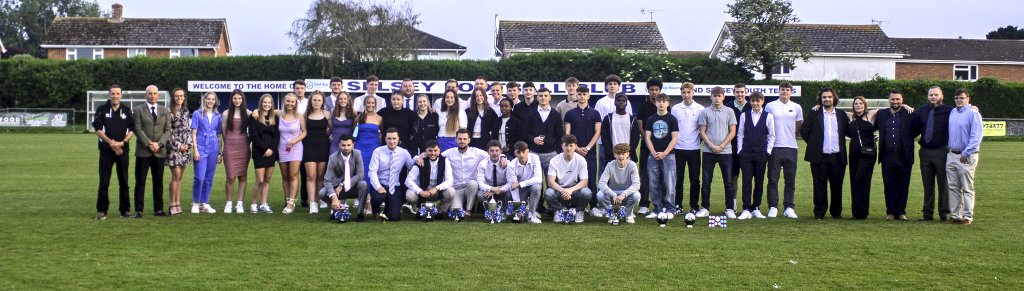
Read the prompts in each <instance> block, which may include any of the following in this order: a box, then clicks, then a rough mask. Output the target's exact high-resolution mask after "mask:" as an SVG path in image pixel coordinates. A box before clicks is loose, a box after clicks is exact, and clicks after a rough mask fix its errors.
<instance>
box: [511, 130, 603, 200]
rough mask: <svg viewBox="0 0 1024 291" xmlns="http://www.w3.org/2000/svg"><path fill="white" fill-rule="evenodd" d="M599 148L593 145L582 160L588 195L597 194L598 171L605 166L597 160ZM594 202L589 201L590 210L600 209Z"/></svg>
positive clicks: (601, 161)
mask: <svg viewBox="0 0 1024 291" xmlns="http://www.w3.org/2000/svg"><path fill="white" fill-rule="evenodd" d="M600 147H601V146H600V145H594V147H593V148H591V149H590V152H587V155H586V156H583V158H584V159H585V160H587V188H589V189H590V193H597V178H598V177H601V175H599V172H598V169H603V168H604V166H605V165H604V163H603V162H605V160H604V159H601V160H598V159H597V158H598V155H597V148H600ZM545 177H547V176H545ZM509 197H511V196H509ZM596 200H597V199H590V208H594V207H600V206H598V205H597V201H596Z"/></svg>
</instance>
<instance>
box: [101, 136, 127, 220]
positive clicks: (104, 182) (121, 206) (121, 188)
mask: <svg viewBox="0 0 1024 291" xmlns="http://www.w3.org/2000/svg"><path fill="white" fill-rule="evenodd" d="M126 148H127V147H126ZM128 156H130V154H129V153H128V151H127V150H125V151H124V153H121V155H115V154H114V152H108V151H100V163H99V164H100V187H99V189H98V190H97V191H96V211H97V212H104V213H106V212H107V210H109V208H110V197H109V196H108V192H107V189H108V188H110V173H111V171H112V170H113V169H117V187H118V210H120V212H122V213H124V212H128V211H131V210H132V209H131V208H132V204H131V200H129V198H128Z"/></svg>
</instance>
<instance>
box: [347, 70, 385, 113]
mask: <svg viewBox="0 0 1024 291" xmlns="http://www.w3.org/2000/svg"><path fill="white" fill-rule="evenodd" d="M379 85H380V80H379V79H377V76H374V75H370V76H369V77H366V94H363V95H362V96H359V97H356V99H354V100H352V109H354V110H355V111H356V113H362V112H363V106H364V103H363V102H364V99H366V97H367V96H372V97H373V98H374V99H377V111H380V110H381V109H384V108H387V106H385V105H384V104H388V103H387V101H384V98H383V97H380V96H377V88H378V86H379Z"/></svg>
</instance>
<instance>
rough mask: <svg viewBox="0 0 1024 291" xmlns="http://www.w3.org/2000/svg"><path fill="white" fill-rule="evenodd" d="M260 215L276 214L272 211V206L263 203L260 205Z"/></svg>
mask: <svg viewBox="0 0 1024 291" xmlns="http://www.w3.org/2000/svg"><path fill="white" fill-rule="evenodd" d="M260 213H274V210H273V209H270V204H267V203H263V205H260Z"/></svg>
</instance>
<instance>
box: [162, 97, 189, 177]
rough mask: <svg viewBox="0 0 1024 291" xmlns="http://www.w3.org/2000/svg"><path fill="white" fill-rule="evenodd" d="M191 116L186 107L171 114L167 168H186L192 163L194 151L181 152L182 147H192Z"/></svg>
mask: <svg viewBox="0 0 1024 291" xmlns="http://www.w3.org/2000/svg"><path fill="white" fill-rule="evenodd" d="M191 121H192V119H191V114H189V112H188V110H187V109H185V107H182V108H180V109H179V110H178V111H175V112H171V139H170V140H169V141H168V142H167V143H168V147H167V148H168V154H167V166H168V167H185V166H187V165H188V164H191V163H192V149H191V148H189V150H187V151H185V152H184V153H183V152H181V151H179V149H181V146H182V145H188V146H189V147H191V146H192V126H191V124H190V123H191Z"/></svg>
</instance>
